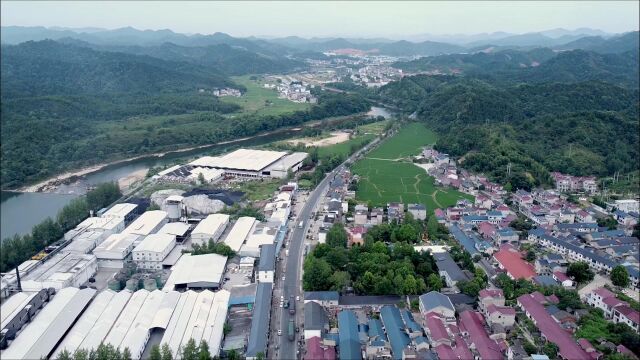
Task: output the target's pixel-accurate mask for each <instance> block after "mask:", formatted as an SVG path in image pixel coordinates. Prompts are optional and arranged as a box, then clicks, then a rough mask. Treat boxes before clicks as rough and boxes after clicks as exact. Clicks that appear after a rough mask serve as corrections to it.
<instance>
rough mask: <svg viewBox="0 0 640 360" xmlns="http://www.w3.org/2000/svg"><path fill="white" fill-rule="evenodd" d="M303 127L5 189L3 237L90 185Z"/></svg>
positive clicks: (0, 212) (374, 111) (0, 208)
mask: <svg viewBox="0 0 640 360" xmlns="http://www.w3.org/2000/svg"><path fill="white" fill-rule="evenodd" d="M368 115H372V116H384V117H385V118H388V117H390V116H391V113H389V112H388V111H387V110H386V109H383V108H376V107H372V108H371V111H370V112H369V113H368ZM299 131H300V129H286V130H281V131H277V132H274V133H270V134H267V135H258V136H255V137H252V138H249V139H245V140H240V141H236V142H233V143H225V144H216V145H210V146H207V147H202V148H198V149H194V150H189V151H182V152H177V151H176V152H168V153H166V154H164V155H163V156H145V157H140V158H138V159H135V160H131V161H127V162H121V163H118V164H114V165H110V166H106V167H104V168H102V169H100V170H98V171H96V172H93V173H90V174H87V175H85V176H84V177H83V178H82V179H81V180H80V181H78V182H76V183H74V184H70V185H61V186H59V187H58V189H57V190H56V193H41V192H38V193H17V192H10V191H3V192H2V203H1V204H0V239H5V238H7V237H10V236H13V235H14V234H20V235H22V234H26V233H29V232H30V231H31V228H32V227H33V226H34V225H36V224H38V223H40V222H41V221H42V220H44V219H46V218H47V217H49V216H51V217H55V216H56V214H57V213H58V211H60V209H62V207H63V206H65V205H66V204H67V203H69V201H71V199H73V198H74V197H77V196H79V195H81V194H84V193H85V191H86V188H87V186H91V185H96V184H100V183H104V182H109V181H118V179H120V178H123V177H126V176H128V175H130V174H132V173H134V172H136V171H140V170H145V169H149V168H151V167H154V166H166V165H173V164H175V163H178V161H179V160H184V159H186V158H192V157H198V156H204V155H214V154H219V153H223V152H227V151H229V150H232V149H235V148H238V147H242V146H257V145H264V144H268V143H271V142H274V141H279V140H284V139H287V138H291V137H293V136H295V135H296V134H297V133H298V132H299Z"/></svg>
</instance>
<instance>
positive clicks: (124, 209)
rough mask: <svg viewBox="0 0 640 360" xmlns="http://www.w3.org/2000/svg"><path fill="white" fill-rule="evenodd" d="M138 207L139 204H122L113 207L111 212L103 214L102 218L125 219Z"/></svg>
mask: <svg viewBox="0 0 640 360" xmlns="http://www.w3.org/2000/svg"><path fill="white" fill-rule="evenodd" d="M137 207H138V205H137V204H129V203H121V204H115V205H113V206H112V207H111V208H110V209H109V210H107V211H105V213H104V214H102V217H118V218H124V217H125V216H127V215H129V214H130V213H131V212H132V211H134V210H135V209H136V208H137Z"/></svg>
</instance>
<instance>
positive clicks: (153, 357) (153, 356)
mask: <svg viewBox="0 0 640 360" xmlns="http://www.w3.org/2000/svg"><path fill="white" fill-rule="evenodd" d="M149 360H162V354H161V353H160V346H159V345H158V344H155V345H153V346H152V347H151V352H150V353H149Z"/></svg>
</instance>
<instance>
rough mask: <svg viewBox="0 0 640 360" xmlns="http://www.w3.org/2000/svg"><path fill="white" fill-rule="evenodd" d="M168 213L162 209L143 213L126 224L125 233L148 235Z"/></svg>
mask: <svg viewBox="0 0 640 360" xmlns="http://www.w3.org/2000/svg"><path fill="white" fill-rule="evenodd" d="M168 216H169V214H167V212H166V211H162V210H151V211H147V212H145V213H143V214H142V215H140V217H138V218H137V219H136V220H135V221H134V222H132V223H131V224H130V225H129V226H127V228H126V229H124V231H122V232H123V233H125V234H138V235H149V234H150V233H151V232H152V231H153V230H154V229H155V228H156V227H157V226H158V225H160V223H162V222H163V221H164V220H165V219H166V218H167V217H168Z"/></svg>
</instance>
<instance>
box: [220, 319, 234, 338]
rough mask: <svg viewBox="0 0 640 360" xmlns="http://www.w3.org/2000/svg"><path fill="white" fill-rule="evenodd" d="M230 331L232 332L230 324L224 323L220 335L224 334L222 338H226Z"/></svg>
mask: <svg viewBox="0 0 640 360" xmlns="http://www.w3.org/2000/svg"><path fill="white" fill-rule="evenodd" d="M231 330H233V327H231V324H229V323H228V322H226V323H224V325H223V326H222V333H223V334H224V336H227V335H228V334H229V333H230V332H231Z"/></svg>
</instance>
